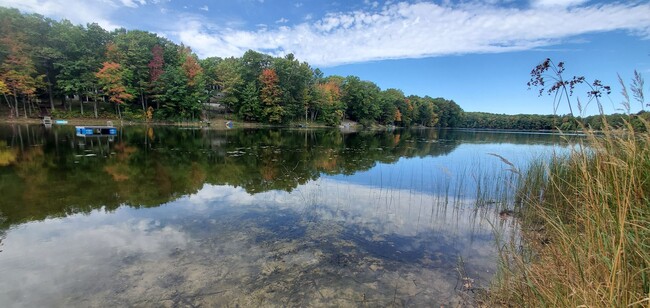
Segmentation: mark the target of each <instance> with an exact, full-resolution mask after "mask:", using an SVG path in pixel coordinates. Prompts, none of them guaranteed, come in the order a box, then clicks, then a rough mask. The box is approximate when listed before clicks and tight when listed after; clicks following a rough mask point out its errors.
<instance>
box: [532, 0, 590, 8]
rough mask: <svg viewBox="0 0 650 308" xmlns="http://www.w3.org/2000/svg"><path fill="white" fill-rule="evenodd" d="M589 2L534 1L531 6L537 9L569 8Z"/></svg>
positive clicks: (577, 0)
mask: <svg viewBox="0 0 650 308" xmlns="http://www.w3.org/2000/svg"><path fill="white" fill-rule="evenodd" d="M588 1H589V0H532V1H531V5H532V6H536V7H558V6H559V7H569V6H576V5H581V4H584V3H586V2H588Z"/></svg>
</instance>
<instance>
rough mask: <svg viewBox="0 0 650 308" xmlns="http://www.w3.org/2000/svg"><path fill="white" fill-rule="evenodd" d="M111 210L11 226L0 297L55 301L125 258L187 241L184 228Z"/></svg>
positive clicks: (0, 257)
mask: <svg viewBox="0 0 650 308" xmlns="http://www.w3.org/2000/svg"><path fill="white" fill-rule="evenodd" d="M118 211H119V210H118ZM112 216H114V214H113V215H105V213H102V212H93V213H92V214H90V215H89V216H85V215H74V216H70V217H67V218H65V219H51V220H45V221H42V222H36V223H29V224H26V225H23V226H22V227H21V228H19V229H17V230H12V231H11V237H10V238H9V240H8V241H6V243H5V246H6V249H5V250H4V251H3V252H2V253H0V260H1V261H2V262H1V263H2V266H3V267H2V279H1V280H0V302H5V303H6V302H12V303H14V304H17V303H20V304H21V305H24V306H26V307H39V306H41V307H44V306H52V305H54V306H57V303H58V300H60V299H62V298H61V296H64V298H65V297H68V296H72V294H69V293H70V292H71V290H75V292H83V290H88V289H93V288H97V287H98V286H95V285H93V282H95V283H98V282H97V281H98V280H99V279H97V278H99V277H103V278H106V277H108V276H111V275H112V274H113V271H114V270H115V269H116V267H115V264H119V263H121V262H123V260H124V259H125V258H146V259H148V258H153V259H155V258H157V256H158V254H159V253H160V252H163V251H166V250H169V251H171V250H172V249H174V248H177V247H181V248H182V247H184V246H185V245H186V243H187V242H188V237H187V236H186V235H185V234H183V233H182V232H181V231H179V230H177V229H175V228H172V227H161V226H160V225H159V223H158V222H156V221H154V220H150V219H132V220H126V221H122V222H118V223H115V221H111V220H112V219H114V217H112ZM27 264H28V265H29V266H28V267H25V265H27ZM45 273H47V274H45ZM31 293H37V294H39V296H31V295H30V294H31ZM8 299H11V300H10V301H9V300H8ZM38 300H47V301H48V302H36V301H38ZM32 301H33V302H32Z"/></svg>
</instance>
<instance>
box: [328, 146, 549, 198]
mask: <svg viewBox="0 0 650 308" xmlns="http://www.w3.org/2000/svg"><path fill="white" fill-rule="evenodd" d="M554 150H562V148H560V147H558V146H557V145H521V144H509V143H502V144H497V143H486V144H470V143H463V144H460V145H459V146H458V147H457V148H456V149H454V150H453V151H452V152H451V153H449V154H447V155H442V156H436V157H430V156H429V157H423V158H420V157H414V158H400V159H399V160H398V161H397V162H396V163H393V164H383V163H378V164H377V166H376V167H375V168H372V169H370V170H367V171H362V172H357V173H355V174H354V175H351V176H346V175H334V176H329V177H328V178H332V179H335V180H337V181H343V182H349V183H356V184H363V185H372V186H375V187H385V188H400V189H408V190H416V191H420V192H425V193H443V192H445V191H446V190H447V189H451V191H453V190H454V189H456V188H458V187H459V186H463V190H467V191H474V190H476V183H477V181H478V179H480V178H484V177H485V176H486V175H487V176H492V175H498V174H500V173H503V172H504V171H505V170H506V169H509V168H510V167H509V166H508V165H506V164H505V163H503V162H501V160H500V159H499V158H497V157H495V156H493V155H489V153H494V154H498V155H500V156H502V157H504V158H505V159H507V160H508V161H510V162H511V163H513V164H514V165H515V166H516V167H517V168H518V169H520V170H523V169H524V168H526V166H527V164H528V163H529V162H530V161H531V160H533V159H535V158H540V157H544V156H547V155H549V154H550V153H552V152H553V151H554ZM491 184H496V183H494V182H493V183H491Z"/></svg>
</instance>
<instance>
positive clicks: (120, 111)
mask: <svg viewBox="0 0 650 308" xmlns="http://www.w3.org/2000/svg"><path fill="white" fill-rule="evenodd" d="M116 105H117V116H118V117H119V118H120V120H121V119H122V110H120V104H116Z"/></svg>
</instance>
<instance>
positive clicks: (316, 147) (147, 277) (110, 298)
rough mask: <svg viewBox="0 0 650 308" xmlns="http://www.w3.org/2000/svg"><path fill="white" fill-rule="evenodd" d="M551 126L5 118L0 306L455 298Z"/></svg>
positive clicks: (472, 288)
mask: <svg viewBox="0 0 650 308" xmlns="http://www.w3.org/2000/svg"><path fill="white" fill-rule="evenodd" d="M560 147H563V145H562V142H561V138H560V137H558V136H555V135H543V134H522V133H518V134H515V133H486V132H483V133H481V132H461V131H437V130H395V131H383V132H359V133H353V132H344V131H343V132H342V131H339V130H298V129H294V130H291V129H273V130H269V129H255V130H202V129H185V128H176V127H137V126H136V127H125V128H121V129H120V130H119V132H118V136H117V137H115V138H113V139H111V140H109V139H108V138H85V139H84V138H80V137H76V136H75V135H74V129H73V127H70V126H62V127H53V128H51V129H45V128H44V127H42V126H21V125H14V126H6V125H5V126H0V194H1V195H2V198H0V242H1V243H0V250H1V251H0V306H2V307H45V306H48V307H52V306H58V307H63V306H83V307H95V306H110V307H114V306H169V307H176V306H182V307H185V306H204V307H211V306H227V307H231V306H242V307H249V306H363V305H367V306H418V307H420V306H436V307H440V305H445V306H446V305H457V304H459V303H467V301H468V300H471V297H472V296H473V295H474V294H476V293H478V292H480V288H484V287H486V286H487V285H488V283H489V280H490V279H491V278H492V276H493V275H494V273H495V270H496V262H497V250H496V247H495V241H494V237H495V234H499V235H500V236H505V237H509V236H516V227H515V226H516V223H515V221H514V220H513V219H512V218H510V217H507V216H505V215H499V213H500V212H501V211H502V210H503V209H504V208H506V207H512V204H511V203H512V196H511V194H512V182H513V181H514V179H515V177H516V172H513V171H512V170H508V169H511V167H510V166H508V165H507V164H506V163H504V162H502V161H501V159H500V158H499V157H496V156H493V155H491V154H490V153H495V154H498V155H500V156H502V157H503V158H506V159H508V160H509V161H511V162H512V163H514V164H515V165H516V166H517V167H522V166H525V165H526V163H527V162H528V161H530V160H531V159H535V158H539V157H543V156H544V155H548V153H550V152H551V151H552V150H553V149H555V148H560Z"/></svg>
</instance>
